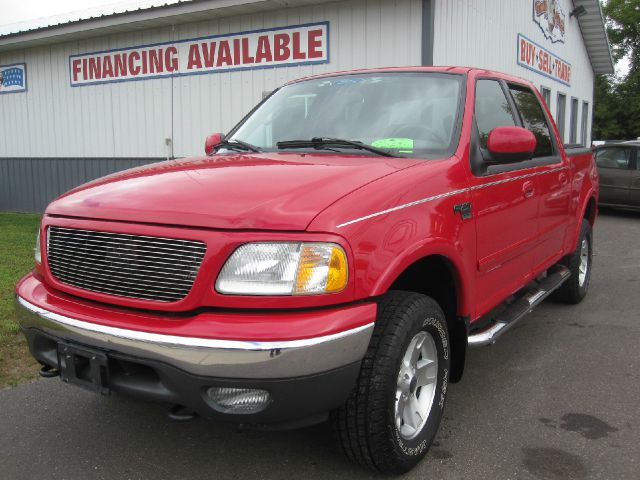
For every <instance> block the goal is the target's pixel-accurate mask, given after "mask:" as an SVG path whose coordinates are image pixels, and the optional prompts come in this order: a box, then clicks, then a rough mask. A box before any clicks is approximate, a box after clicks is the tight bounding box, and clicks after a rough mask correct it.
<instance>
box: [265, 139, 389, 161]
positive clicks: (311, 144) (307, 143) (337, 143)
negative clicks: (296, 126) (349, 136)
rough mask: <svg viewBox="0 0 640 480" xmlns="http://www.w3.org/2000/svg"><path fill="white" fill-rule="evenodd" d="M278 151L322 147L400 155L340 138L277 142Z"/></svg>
mask: <svg viewBox="0 0 640 480" xmlns="http://www.w3.org/2000/svg"><path fill="white" fill-rule="evenodd" d="M276 145H277V146H278V148H280V149H288V148H317V149H321V148H323V147H331V146H334V147H342V148H357V149H358V150H366V151H367V152H371V153H375V154H377V155H382V156H384V157H399V156H400V155H395V154H393V153H391V152H388V151H387V150H382V149H381V148H376V147H372V146H371V145H367V144H365V143H362V142H357V141H355V140H345V139H342V138H328V137H314V138H312V139H311V140H287V141H284V142H278V143H277V144H276Z"/></svg>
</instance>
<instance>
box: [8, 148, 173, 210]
mask: <svg viewBox="0 0 640 480" xmlns="http://www.w3.org/2000/svg"><path fill="white" fill-rule="evenodd" d="M163 160H165V159H164V158H0V211H5V212H36V213H42V212H43V211H44V209H45V208H46V206H47V204H48V203H49V202H51V200H53V199H55V198H56V197H58V196H59V195H61V194H63V193H64V192H66V191H67V190H70V189H71V188H73V187H76V186H78V185H81V184H82V183H85V182H88V181H90V180H94V179H96V178H100V177H103V176H105V175H108V174H110V173H113V172H118V171H120V170H126V169H127V168H132V167H137V166H140V165H145V164H147V163H153V162H160V161H163Z"/></svg>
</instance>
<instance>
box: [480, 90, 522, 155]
mask: <svg viewBox="0 0 640 480" xmlns="http://www.w3.org/2000/svg"><path fill="white" fill-rule="evenodd" d="M475 118H476V125H477V127H478V135H479V138H480V145H481V146H482V148H487V140H488V138H489V133H490V132H491V130H493V129H494V128H496V127H502V126H515V124H516V122H515V120H514V119H513V112H512V111H511V106H510V105H509V102H508V101H507V97H506V96H505V94H504V92H503V91H502V87H501V86H500V83H498V82H497V81H496V80H478V81H477V82H476V104H475Z"/></svg>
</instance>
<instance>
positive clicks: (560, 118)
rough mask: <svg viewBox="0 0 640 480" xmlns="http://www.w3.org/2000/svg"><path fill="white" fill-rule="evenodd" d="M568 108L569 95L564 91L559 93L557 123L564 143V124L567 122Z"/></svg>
mask: <svg viewBox="0 0 640 480" xmlns="http://www.w3.org/2000/svg"><path fill="white" fill-rule="evenodd" d="M566 109H567V96H566V95H565V94H563V93H558V105H557V106H556V125H557V126H558V132H559V133H560V138H561V139H562V142H563V143H564V124H565V123H566V122H565V111H566Z"/></svg>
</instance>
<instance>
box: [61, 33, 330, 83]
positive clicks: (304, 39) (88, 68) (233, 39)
mask: <svg viewBox="0 0 640 480" xmlns="http://www.w3.org/2000/svg"><path fill="white" fill-rule="evenodd" d="M328 62H329V22H321V23H312V24H306V25H293V26H288V27H282V28H273V29H266V30H254V31H251V32H240V33H229V34H224V35H214V36H210V37H201V38H192V39H189V40H179V41H176V42H165V43H156V44H153V45H139V46H136V47H130V48H123V49H117V50H106V51H102V52H92V53H84V54H80V55H71V56H69V77H70V82H71V86H73V87H77V86H83V85H94V84H97V83H111V82H126V81H132V80H148V79H151V78H164V77H172V76H174V77H175V76H184V75H201V74H207V73H219V72H228V71H234V70H252V69H257V68H274V67H290V66H294V65H312V64H319V63H328Z"/></svg>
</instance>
